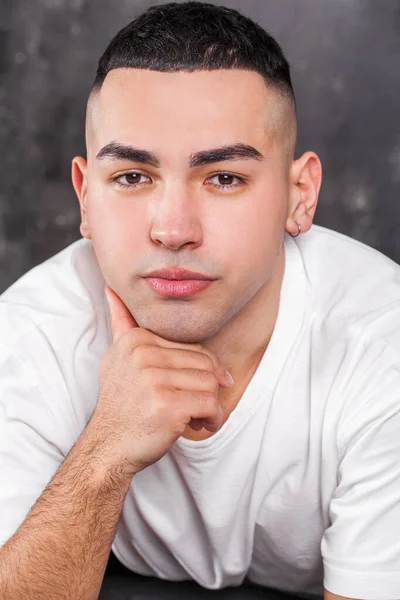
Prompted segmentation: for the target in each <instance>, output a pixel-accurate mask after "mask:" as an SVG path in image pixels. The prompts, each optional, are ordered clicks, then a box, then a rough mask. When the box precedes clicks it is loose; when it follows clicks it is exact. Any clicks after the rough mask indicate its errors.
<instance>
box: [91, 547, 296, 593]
mask: <svg viewBox="0 0 400 600" xmlns="http://www.w3.org/2000/svg"><path fill="white" fill-rule="evenodd" d="M216 596H218V600H231V599H232V600H253V599H254V600H261V599H264V600H295V598H296V597H295V596H291V595H288V594H283V593H282V592H278V591H276V590H269V589H267V588H264V587H259V586H257V585H254V584H251V583H250V582H249V581H247V580H246V579H245V581H244V582H243V583H242V585H241V586H239V587H226V588H223V589H221V590H208V589H206V588H203V587H202V586H200V585H199V584H198V583H196V582H195V581H179V582H176V581H165V580H164V579H158V578H157V577H147V576H145V575H138V574H137V573H134V572H133V571H131V570H130V569H127V568H126V567H125V566H124V565H122V564H121V563H120V562H119V560H118V559H117V558H116V556H115V555H114V554H113V553H112V552H111V553H110V557H109V560H108V564H107V568H106V571H105V574H104V580H103V585H102V587H101V592H100V596H99V600H144V599H150V600H176V599H177V598H188V599H191V600H197V599H200V598H201V599H204V598H210V597H216Z"/></svg>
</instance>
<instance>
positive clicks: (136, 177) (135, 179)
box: [113, 173, 148, 188]
mask: <svg viewBox="0 0 400 600" xmlns="http://www.w3.org/2000/svg"><path fill="white" fill-rule="evenodd" d="M141 177H144V178H146V175H143V173H124V174H123V175H119V176H118V177H115V178H114V179H113V181H115V182H116V183H117V184H118V185H119V186H121V187H125V188H129V187H136V186H137V185H139V184H141V183H143V181H141V180H140V178H141ZM123 179H125V181H123ZM147 179H148V178H147Z"/></svg>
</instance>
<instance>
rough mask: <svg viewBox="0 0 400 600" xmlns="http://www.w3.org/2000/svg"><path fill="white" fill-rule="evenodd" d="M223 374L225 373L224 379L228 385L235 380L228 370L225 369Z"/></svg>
mask: <svg viewBox="0 0 400 600" xmlns="http://www.w3.org/2000/svg"><path fill="white" fill-rule="evenodd" d="M225 375H226V381H227V382H228V383H229V385H233V384H234V383H235V382H234V380H233V377H232V375H231V374H230V373H229V371H225Z"/></svg>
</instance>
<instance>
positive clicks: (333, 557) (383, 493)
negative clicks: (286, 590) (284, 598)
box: [321, 378, 400, 600]
mask: <svg viewBox="0 0 400 600" xmlns="http://www.w3.org/2000/svg"><path fill="white" fill-rule="evenodd" d="M340 448H341V459H340V463H339V467H338V484H337V487H336V490H335V492H334V494H333V496H332V498H331V502H330V522H331V524H330V526H329V527H328V528H327V529H326V531H325V532H324V535H323V539H322V543H321V553H322V557H323V562H324V587H325V588H326V589H327V590H328V591H329V592H331V593H334V594H337V595H339V596H344V597H347V598H357V599H360V600H398V599H399V598H400V378H396V380H395V381H392V383H391V384H390V385H386V383H385V385H383V386H382V387H381V389H380V391H379V392H377V393H375V394H374V395H373V397H371V398H370V399H369V400H368V401H367V402H366V403H364V404H363V405H361V404H360V406H359V409H358V410H357V412H356V413H355V414H354V415H353V416H352V419H351V420H350V421H348V422H347V423H346V426H345V427H344V429H343V432H342V435H341V437H340Z"/></svg>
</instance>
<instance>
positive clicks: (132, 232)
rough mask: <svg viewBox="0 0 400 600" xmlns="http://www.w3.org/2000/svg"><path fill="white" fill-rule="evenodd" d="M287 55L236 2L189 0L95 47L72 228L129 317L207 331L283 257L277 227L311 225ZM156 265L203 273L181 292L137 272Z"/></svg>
mask: <svg viewBox="0 0 400 600" xmlns="http://www.w3.org/2000/svg"><path fill="white" fill-rule="evenodd" d="M295 146H296V112H295V99H294V94H293V89H292V84H291V78H290V69H289V65H288V63H287V61H286V59H285V57H284V55H283V53H282V50H281V48H280V47H279V45H278V44H277V42H276V41H275V40H274V39H273V38H272V37H271V36H270V35H269V34H268V33H267V32H266V31H265V30H264V29H263V28H261V27H260V26H259V25H257V24H256V23H254V22H253V21H252V20H250V19H248V18H247V17H245V16H243V15H241V14H240V13H239V12H237V11H235V10H233V9H230V8H225V7H222V6H215V5H212V4H208V3H201V2H186V3H180V4H178V3H170V4H164V5H159V6H153V7H151V8H150V9H149V10H147V11H146V12H145V13H143V14H142V15H141V16H139V17H138V18H137V19H135V20H134V21H132V22H131V23H129V24H128V25H127V26H126V27H124V28H123V29H122V30H121V31H120V32H119V33H118V34H117V35H116V36H115V38H114V39H113V40H112V41H111V42H110V44H109V46H108V47H107V49H106V50H105V52H104V54H103V56H102V57H101V58H100V61H99V65H98V70H97V74H96V78H95V81H94V83H93V86H92V89H91V92H90V95H89V99H88V104H87V114H86V150H87V157H86V159H84V158H83V157H75V158H74V159H73V161H72V180H73V185H74V188H75V191H76V193H77V196H78V199H79V202H80V209H81V219H82V220H81V226H80V231H81V234H82V236H83V237H85V238H88V239H91V240H92V243H93V247H94V251H95V253H96V256H97V259H98V261H99V265H100V268H101V270H102V272H103V275H104V278H105V280H106V282H107V283H108V285H109V286H110V287H111V288H112V289H113V290H115V292H116V293H117V294H118V295H119V296H120V297H121V299H122V300H123V301H124V302H125V304H126V305H127V307H128V308H129V310H130V311H131V312H132V314H133V315H134V317H135V320H136V321H137V323H138V324H139V326H141V327H145V328H146V329H149V330H150V331H152V332H154V333H156V334H158V335H161V336H162V337H164V338H166V339H170V340H173V341H181V342H188V343H190V342H201V341H204V340H207V339H210V338H211V337H212V336H214V335H216V333H217V332H218V331H220V330H221V328H223V327H224V326H225V325H226V324H227V323H228V322H229V321H231V320H232V319H234V318H235V316H236V315H238V314H239V313H240V312H241V311H243V310H246V307H249V306H250V305H251V303H252V301H253V300H254V298H255V297H256V295H257V294H260V291H262V290H266V289H267V288H268V285H269V284H270V281H271V279H272V277H273V275H274V273H275V271H276V268H277V265H278V262H279V260H281V258H282V246H283V238H284V233H285V231H287V232H289V233H292V234H295V233H297V231H298V228H297V225H296V222H297V223H299V224H300V226H301V231H302V232H303V233H305V232H306V231H308V229H309V228H310V227H311V224H312V220H313V216H314V212H315V209H316V205H317V200H318V193H319V187H320V183H321V164H320V161H319V159H318V156H317V155H316V154H315V153H313V152H306V153H304V154H303V155H302V156H301V157H299V158H297V159H295V157H294V154H295ZM163 267H183V268H186V269H189V270H193V271H197V272H201V273H204V274H206V275H209V277H210V278H211V279H213V280H214V281H213V283H212V284H211V285H210V286H209V287H208V288H206V289H205V290H203V291H201V292H199V293H198V294H195V295H193V296H190V297H188V298H181V299H176V298H170V297H169V298H166V297H161V296H159V295H157V294H156V293H155V292H154V291H153V290H152V289H151V288H150V287H149V285H148V283H147V281H146V279H144V278H143V276H145V275H146V274H148V273H149V272H150V271H153V270H155V269H160V268H163Z"/></svg>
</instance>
